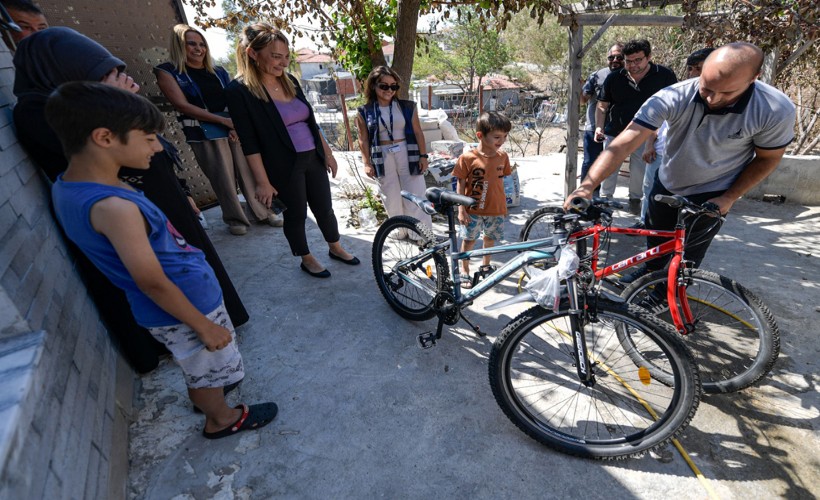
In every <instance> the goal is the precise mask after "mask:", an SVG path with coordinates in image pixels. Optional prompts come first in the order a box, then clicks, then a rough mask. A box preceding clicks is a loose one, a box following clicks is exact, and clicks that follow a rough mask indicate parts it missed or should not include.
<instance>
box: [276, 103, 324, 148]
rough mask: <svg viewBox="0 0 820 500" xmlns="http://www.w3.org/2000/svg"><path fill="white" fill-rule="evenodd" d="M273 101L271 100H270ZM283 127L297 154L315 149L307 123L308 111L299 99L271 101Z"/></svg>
mask: <svg viewBox="0 0 820 500" xmlns="http://www.w3.org/2000/svg"><path fill="white" fill-rule="evenodd" d="M272 100H273V99H272ZM273 103H274V104H275V105H276V109H277V110H278V111H279V115H280V116H281V117H282V121H283V122H285V127H287V128H288V135H290V140H291V141H293V147H294V148H296V152H297V153H304V152H305V151H313V150H314V149H316V142H315V141H314V140H313V134H311V133H310V127H308V124H307V121H308V119H309V118H310V109H308V107H307V105H306V104H305V103H303V102H302V101H300V100H299V99H296V98H293V99H291V101H290V102H284V101H277V100H273Z"/></svg>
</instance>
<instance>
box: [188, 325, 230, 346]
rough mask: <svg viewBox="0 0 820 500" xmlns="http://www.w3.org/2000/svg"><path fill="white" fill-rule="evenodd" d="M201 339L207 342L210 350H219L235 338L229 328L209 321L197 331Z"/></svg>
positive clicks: (204, 342)
mask: <svg viewBox="0 0 820 500" xmlns="http://www.w3.org/2000/svg"><path fill="white" fill-rule="evenodd" d="M196 334H197V336H198V337H199V340H201V341H202V343H203V344H205V348H206V349H208V350H209V351H211V352H213V351H218V350H219V349H222V348H224V347H226V346H227V345H228V344H230V343H231V341H232V340H233V338H232V337H231V332H230V331H228V329H227V328H225V327H222V326H219V325H217V324H216V323H212V322H209V323H208V324H207V325H206V326H205V327H203V328H202V329H200V330H197V332H196Z"/></svg>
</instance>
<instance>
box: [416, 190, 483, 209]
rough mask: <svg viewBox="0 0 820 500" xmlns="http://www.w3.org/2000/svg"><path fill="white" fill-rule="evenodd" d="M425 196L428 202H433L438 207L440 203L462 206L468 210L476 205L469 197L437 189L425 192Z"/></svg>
mask: <svg viewBox="0 0 820 500" xmlns="http://www.w3.org/2000/svg"><path fill="white" fill-rule="evenodd" d="M424 194H425V196H427V199H428V200H430V201H432V202H433V203H434V204H436V205H438V204H439V203H449V204H450V205H462V206H465V207H468V208H469V207H471V206H473V205H475V200H474V199H472V198H470V197H469V196H464V195H461V194H456V193H454V192H452V191H447V190H445V189H441V188H437V187H431V188H427V191H425V193H424Z"/></svg>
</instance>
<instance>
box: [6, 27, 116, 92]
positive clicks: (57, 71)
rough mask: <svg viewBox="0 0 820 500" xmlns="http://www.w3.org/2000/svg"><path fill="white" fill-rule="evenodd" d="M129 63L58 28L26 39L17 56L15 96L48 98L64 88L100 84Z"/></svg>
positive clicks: (74, 33)
mask: <svg viewBox="0 0 820 500" xmlns="http://www.w3.org/2000/svg"><path fill="white" fill-rule="evenodd" d="M114 68H118V69H119V70H120V71H122V70H124V69H125V63H124V62H123V61H122V60H120V59H118V58H116V57H114V56H112V55H111V53H110V52H108V50H107V49H106V48H105V47H103V46H102V45H100V44H99V43H97V42H95V41H94V40H92V39H90V38H88V37H86V36H84V35H81V34H80V33H77V32H76V31H74V30H73V29H71V28H64V27H60V26H56V27H53V28H48V29H45V30H43V31H39V32H37V33H34V34H32V35H30V36H27V37H26V38H24V39H23V40H22V41H21V42H20V44H19V45H18V46H17V52H16V53H15V54H14V69H15V73H16V74H15V77H14V95H16V96H17V97H18V99H23V98H26V97H35V96H37V97H40V98H47V97H48V96H49V94H51V92H52V91H53V90H54V89H56V88H57V87H58V86H60V84H63V83H66V82H73V81H78V80H87V81H94V82H98V81H100V80H102V78H103V77H104V76H105V75H107V74H108V73H109V72H110V71H111V70H112V69H114Z"/></svg>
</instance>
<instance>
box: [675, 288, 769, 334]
mask: <svg viewBox="0 0 820 500" xmlns="http://www.w3.org/2000/svg"><path fill="white" fill-rule="evenodd" d="M686 300H689V301H691V302H697V303H698V304H703V305H705V306H706V307H711V308H712V309H714V310H715V311H720V312H722V313H723V314H725V315H726V316H729V317H730V318H733V319H735V320H737V321H739V322H740V323H743V326H745V327H746V328H749V329H754V325H752V324H751V323H749V322H748V321H746V320H744V319H743V318H740V317H738V316H737V315H735V314H734V313H730V312H729V311H727V310H726V309H724V308H722V307H718V306H716V305H714V304H712V303H711V302H706V301H705V300H700V299H696V298H694V297H690V296H688V295H687V296H686Z"/></svg>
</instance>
